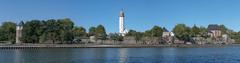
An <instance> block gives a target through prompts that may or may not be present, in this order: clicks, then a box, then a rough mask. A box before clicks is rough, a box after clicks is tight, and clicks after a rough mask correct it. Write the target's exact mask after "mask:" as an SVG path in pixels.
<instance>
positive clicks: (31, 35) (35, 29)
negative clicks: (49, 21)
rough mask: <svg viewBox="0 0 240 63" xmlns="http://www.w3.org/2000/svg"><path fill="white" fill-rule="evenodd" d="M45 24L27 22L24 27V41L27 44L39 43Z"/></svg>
mask: <svg viewBox="0 0 240 63" xmlns="http://www.w3.org/2000/svg"><path fill="white" fill-rule="evenodd" d="M42 26H43V23H42V22H41V21H40V20H31V21H27V22H26V23H25V25H24V26H23V32H22V33H23V41H24V42H26V43H39V40H40V36H41V35H42V33H43V28H42Z"/></svg>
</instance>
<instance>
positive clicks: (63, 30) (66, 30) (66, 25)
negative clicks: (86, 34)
mask: <svg viewBox="0 0 240 63" xmlns="http://www.w3.org/2000/svg"><path fill="white" fill-rule="evenodd" d="M73 26H74V23H73V22H72V21H71V20H70V19H68V18H65V19H58V20H57V27H58V35H59V36H58V37H59V39H60V40H61V43H67V42H69V41H70V42H71V41H72V40H73V34H72V29H73Z"/></svg>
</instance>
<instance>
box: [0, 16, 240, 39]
mask: <svg viewBox="0 0 240 63" xmlns="http://www.w3.org/2000/svg"><path fill="white" fill-rule="evenodd" d="M24 22H25V23H24V25H23V33H22V38H21V41H23V42H24V43H44V42H51V43H71V42H72V41H73V39H76V38H80V39H81V38H89V37H90V36H95V37H96V39H97V40H102V41H103V40H107V39H110V40H114V41H122V40H123V38H124V37H122V36H120V35H119V34H117V33H110V34H107V33H106V30H105V28H104V26H103V25H98V26H96V27H90V28H89V29H88V30H89V32H86V29H85V28H84V27H81V26H75V25H74V23H73V21H71V20H70V19H68V18H65V19H49V20H30V21H24ZM16 25H17V24H16V23H13V22H3V23H2V25H1V26H0V41H8V42H15V36H16ZM163 28H164V27H160V26H153V27H152V28H151V29H149V30H146V31H144V32H139V31H135V30H129V32H128V33H127V34H126V36H132V37H134V38H135V40H136V42H137V41H140V40H142V39H143V38H144V37H159V38H160V39H161V38H162V34H163V32H164V30H163ZM220 29H221V31H222V34H228V35H229V36H230V37H231V38H233V39H235V41H236V42H239V41H240V32H234V31H232V30H230V29H228V28H227V27H225V26H224V25H220ZM172 32H173V33H174V34H175V37H176V38H177V39H179V40H184V41H191V38H192V37H204V38H208V37H209V36H208V30H207V28H206V27H203V26H196V25H194V26H192V27H189V26H186V25H185V24H177V25H176V26H175V27H174V28H173V30H172Z"/></svg>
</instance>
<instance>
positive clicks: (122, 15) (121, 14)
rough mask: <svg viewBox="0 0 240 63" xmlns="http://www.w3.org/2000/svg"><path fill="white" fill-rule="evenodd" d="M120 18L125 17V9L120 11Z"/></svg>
mask: <svg viewBox="0 0 240 63" xmlns="http://www.w3.org/2000/svg"><path fill="white" fill-rule="evenodd" d="M119 17H124V11H123V9H122V10H121V11H120V14H119Z"/></svg>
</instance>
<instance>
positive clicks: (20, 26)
mask: <svg viewBox="0 0 240 63" xmlns="http://www.w3.org/2000/svg"><path fill="white" fill-rule="evenodd" d="M23 24H24V23H23V21H21V22H20V23H19V24H17V26H16V44H20V43H22V42H21V40H20V38H21V37H22V29H23Z"/></svg>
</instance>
